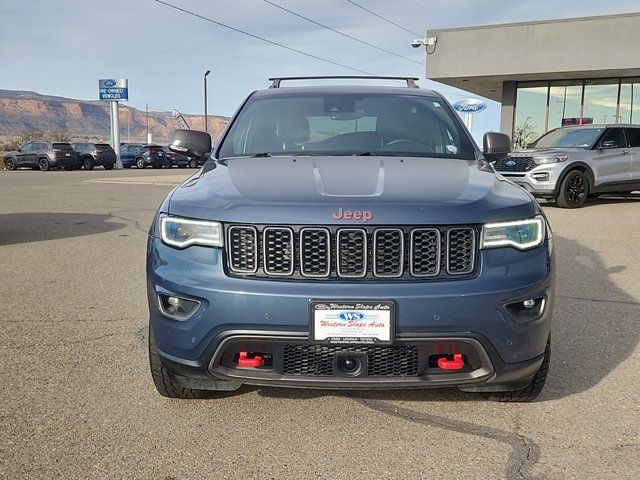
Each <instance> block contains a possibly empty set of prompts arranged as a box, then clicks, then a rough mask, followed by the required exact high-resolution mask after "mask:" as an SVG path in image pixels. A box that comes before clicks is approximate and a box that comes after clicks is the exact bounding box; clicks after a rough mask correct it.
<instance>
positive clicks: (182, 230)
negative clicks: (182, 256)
mask: <svg viewBox="0 0 640 480" xmlns="http://www.w3.org/2000/svg"><path fill="white" fill-rule="evenodd" d="M160 238H161V239H162V241H163V242H164V243H166V244H167V245H170V246H172V247H177V248H186V247H188V246H190V245H205V246H208V247H222V245H223V243H222V225H221V224H220V223H219V222H208V221H205V220H191V219H188V218H180V217H169V216H167V215H163V216H161V217H160Z"/></svg>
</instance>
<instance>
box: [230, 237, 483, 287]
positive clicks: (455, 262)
mask: <svg viewBox="0 0 640 480" xmlns="http://www.w3.org/2000/svg"><path fill="white" fill-rule="evenodd" d="M226 228H227V243H226V247H225V248H226V256H227V265H228V268H229V273H230V274H231V275H234V276H243V277H254V278H278V277H279V278H283V279H287V278H289V279H317V280H323V279H332V278H334V279H345V280H347V279H360V278H370V279H388V280H394V279H408V280H421V279H422V280H425V279H430V278H451V277H460V276H467V275H472V274H473V273H474V272H475V270H476V256H477V241H476V238H477V235H478V232H477V229H476V228H475V227H472V226H450V227H405V226H397V227H371V226H366V227H337V226H326V227H324V226H323V227H315V226H314V227H310V226H271V225H270V226H261V225H257V226H252V225H227V227H226Z"/></svg>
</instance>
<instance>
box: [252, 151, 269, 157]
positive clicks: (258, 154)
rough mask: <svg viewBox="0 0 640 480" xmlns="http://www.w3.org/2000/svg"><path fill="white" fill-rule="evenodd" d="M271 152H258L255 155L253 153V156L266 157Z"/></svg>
mask: <svg viewBox="0 0 640 480" xmlns="http://www.w3.org/2000/svg"><path fill="white" fill-rule="evenodd" d="M270 156H271V154H270V153H269V152H258V153H256V154H255V155H251V158H264V157H270Z"/></svg>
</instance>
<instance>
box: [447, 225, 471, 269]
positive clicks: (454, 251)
mask: <svg viewBox="0 0 640 480" xmlns="http://www.w3.org/2000/svg"><path fill="white" fill-rule="evenodd" d="M475 249H476V235H475V231H474V230H473V229H472V228H452V229H450V230H449V231H448V232H447V272H448V273H449V274H451V275H464V274H466V273H471V272H472V271H473V268H474V267H475Z"/></svg>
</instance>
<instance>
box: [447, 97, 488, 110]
mask: <svg viewBox="0 0 640 480" xmlns="http://www.w3.org/2000/svg"><path fill="white" fill-rule="evenodd" d="M452 107H453V109H454V110H457V111H458V112H463V113H478V112H482V111H483V110H486V109H487V104H486V103H485V102H483V101H482V100H478V99H477V98H468V99H466V100H458V101H457V102H456V103H454V104H453V105H452Z"/></svg>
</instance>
